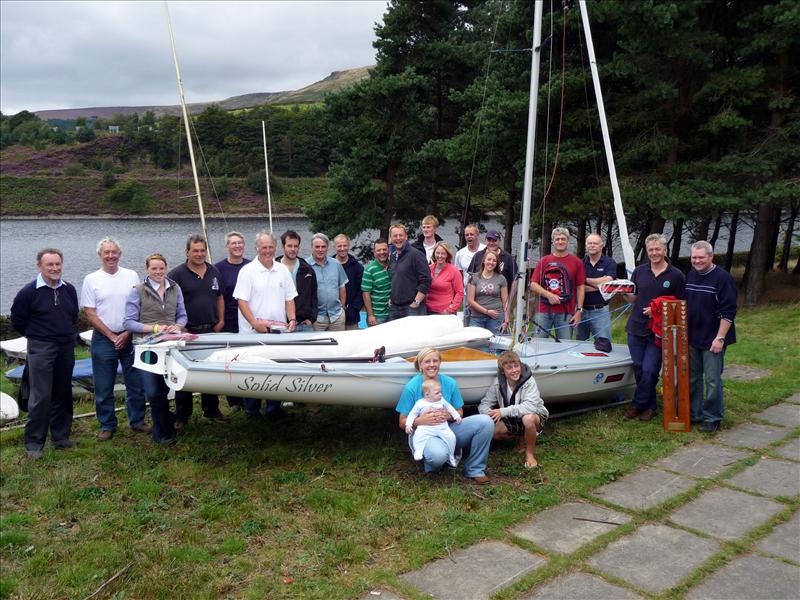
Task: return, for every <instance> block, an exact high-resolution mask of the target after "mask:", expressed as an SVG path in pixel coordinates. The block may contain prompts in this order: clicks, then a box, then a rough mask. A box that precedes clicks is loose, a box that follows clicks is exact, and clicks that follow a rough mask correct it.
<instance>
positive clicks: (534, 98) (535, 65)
mask: <svg viewBox="0 0 800 600" xmlns="http://www.w3.org/2000/svg"><path fill="white" fill-rule="evenodd" d="M543 7H544V0H536V4H535V6H534V11H533V47H532V48H531V89H530V98H529V99H528V137H527V145H526V150H525V182H524V186H523V189H522V223H521V225H520V229H521V235H522V239H521V240H520V248H519V256H517V264H518V266H519V269H518V270H519V272H520V273H525V266H526V262H527V261H526V254H527V252H528V230H529V229H530V223H531V194H532V190H533V159H534V147H535V145H536V110H537V107H538V104H539V62H540V58H541V45H542V10H543ZM527 285H528V283H527V280H526V281H522V282H519V284H518V285H517V308H516V313H515V318H514V337H513V340H514V341H522V340H520V335H521V333H522V323H523V315H524V311H525V303H524V302H523V296H524V294H525V291H526V287H527Z"/></svg>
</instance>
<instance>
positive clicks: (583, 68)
mask: <svg viewBox="0 0 800 600" xmlns="http://www.w3.org/2000/svg"><path fill="white" fill-rule="evenodd" d="M578 25H579V27H582V25H581V24H580V23H579V24H578ZM578 48H580V53H581V74H582V75H583V97H584V100H585V101H586V122H587V124H588V125H589V141H590V144H591V147H592V162H593V163H594V178H595V183H596V184H597V187H600V169H599V168H598V166H597V153H596V152H595V144H594V128H593V127H592V119H591V117H590V116H589V112H590V111H591V107H590V106H589V87H588V86H587V85H586V58H585V57H584V54H583V36H582V35H580V32H578Z"/></svg>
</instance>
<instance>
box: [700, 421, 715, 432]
mask: <svg viewBox="0 0 800 600" xmlns="http://www.w3.org/2000/svg"><path fill="white" fill-rule="evenodd" d="M719 427H720V423H719V421H703V422H702V423H700V427H699V429H700V431H701V432H703V433H716V432H717V431H719Z"/></svg>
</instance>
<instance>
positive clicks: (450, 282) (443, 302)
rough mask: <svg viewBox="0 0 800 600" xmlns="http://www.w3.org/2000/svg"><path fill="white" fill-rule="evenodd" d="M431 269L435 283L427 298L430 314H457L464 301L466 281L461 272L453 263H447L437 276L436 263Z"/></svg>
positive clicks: (426, 303) (432, 284)
mask: <svg viewBox="0 0 800 600" xmlns="http://www.w3.org/2000/svg"><path fill="white" fill-rule="evenodd" d="M430 268H431V278H432V279H433V282H432V283H431V289H430V290H429V291H428V295H427V296H426V297H425V305H426V306H427V309H428V312H436V313H447V314H452V315H454V314H456V312H458V310H459V308H461V303H462V302H463V300H464V280H463V277H462V275H461V271H459V270H458V269H456V267H455V265H453V264H452V263H445V265H444V268H443V269H442V272H441V273H439V275H435V272H436V264H435V263H434V264H432V265H430Z"/></svg>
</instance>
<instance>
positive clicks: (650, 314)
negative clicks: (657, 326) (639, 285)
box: [642, 306, 653, 319]
mask: <svg viewBox="0 0 800 600" xmlns="http://www.w3.org/2000/svg"><path fill="white" fill-rule="evenodd" d="M642 314H643V315H644V316H645V317H647V318H648V319H649V318H650V317H652V316H653V311H651V310H650V307H649V306H648V307H647V308H645V309H644V310H642Z"/></svg>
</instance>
